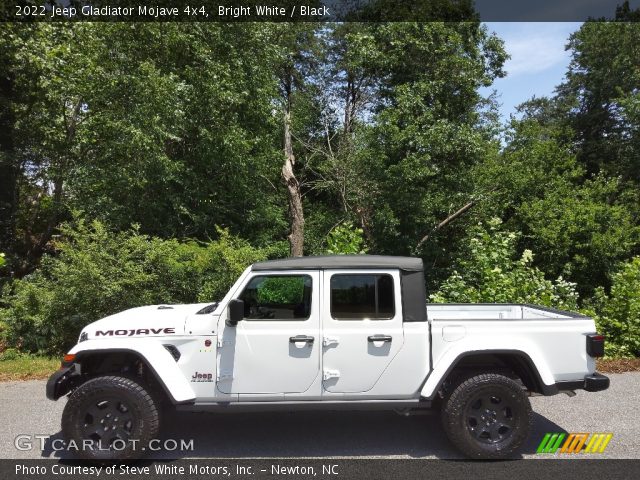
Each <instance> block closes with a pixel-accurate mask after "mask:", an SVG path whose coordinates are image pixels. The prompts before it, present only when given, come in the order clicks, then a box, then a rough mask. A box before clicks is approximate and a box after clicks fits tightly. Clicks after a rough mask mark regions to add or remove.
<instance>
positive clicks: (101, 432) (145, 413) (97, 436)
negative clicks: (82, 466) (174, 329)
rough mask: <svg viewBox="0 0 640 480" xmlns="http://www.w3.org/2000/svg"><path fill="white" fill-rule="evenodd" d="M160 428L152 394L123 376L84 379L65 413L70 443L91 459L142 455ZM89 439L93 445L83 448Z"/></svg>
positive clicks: (65, 433)
mask: <svg viewBox="0 0 640 480" xmlns="http://www.w3.org/2000/svg"><path fill="white" fill-rule="evenodd" d="M159 428H160V417H159V411H158V408H157V407H156V402H155V401H154V399H153V397H152V395H151V394H150V393H149V392H148V391H147V390H146V389H145V388H144V387H142V386H141V385H139V384H138V383H136V381H134V380H132V379H130V378H127V377H121V376H111V375H110V376H101V377H95V378H92V379H90V380H88V381H87V382H85V383H83V384H82V385H80V386H79V387H78V388H77V389H76V390H75V391H74V392H73V393H72V394H71V395H70V396H69V400H68V401H67V404H66V405H65V407H64V411H63V413H62V434H63V437H64V439H65V442H66V445H67V446H68V448H69V450H70V451H71V453H73V454H74V455H77V456H78V457H81V458H86V459H90V460H131V459H135V458H139V457H141V456H143V455H144V454H145V452H146V451H148V448H147V447H148V445H149V441H150V440H152V439H153V438H155V437H156V436H157V434H158V430H159ZM118 439H119V440H120V441H118ZM86 440H89V441H92V448H83V445H84V443H83V441H86ZM74 446H75V447H77V450H76V448H74ZM98 447H99V448H98Z"/></svg>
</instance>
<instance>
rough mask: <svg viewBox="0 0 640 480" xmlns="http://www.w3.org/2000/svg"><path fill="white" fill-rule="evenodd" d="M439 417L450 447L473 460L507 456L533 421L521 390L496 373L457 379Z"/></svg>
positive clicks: (521, 440)
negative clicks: (455, 448)
mask: <svg viewBox="0 0 640 480" xmlns="http://www.w3.org/2000/svg"><path fill="white" fill-rule="evenodd" d="M441 413H442V425H443V427H444V430H445V432H446V434H447V437H449V440H450V441H451V443H453V444H454V445H455V446H456V447H457V448H458V450H460V451H461V452H462V453H464V454H465V455H466V456H467V457H469V458H477V459H500V458H506V457H509V456H511V455H512V454H513V453H514V452H515V451H516V450H518V448H519V447H520V446H521V445H522V443H523V442H524V441H525V440H526V438H527V437H528V435H529V431H530V429H531V423H532V418H533V416H532V411H531V404H530V403H529V398H528V397H527V395H526V392H525V391H524V390H523V388H522V386H521V385H520V384H518V383H517V382H516V381H515V380H512V379H511V378H508V377H506V376H504V375H500V374H497V373H482V374H474V375H473V376H469V377H467V378H462V379H460V381H459V382H458V383H457V386H455V388H453V389H452V390H451V392H450V393H449V394H447V395H446V397H445V399H444V402H443V404H442V411H441Z"/></svg>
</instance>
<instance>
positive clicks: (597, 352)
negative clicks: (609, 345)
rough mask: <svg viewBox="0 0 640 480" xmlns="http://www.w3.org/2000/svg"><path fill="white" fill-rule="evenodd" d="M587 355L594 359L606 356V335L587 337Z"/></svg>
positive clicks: (590, 335) (592, 334)
mask: <svg viewBox="0 0 640 480" xmlns="http://www.w3.org/2000/svg"><path fill="white" fill-rule="evenodd" d="M587 353H588V354H589V355H590V356H592V357H602V356H604V335H600V334H599V333H590V334H589V335H587Z"/></svg>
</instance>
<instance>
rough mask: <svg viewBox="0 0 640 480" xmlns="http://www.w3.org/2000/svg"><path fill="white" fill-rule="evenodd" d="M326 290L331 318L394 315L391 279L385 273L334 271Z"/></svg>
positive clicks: (343, 318) (355, 318)
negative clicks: (329, 292) (329, 296)
mask: <svg viewBox="0 0 640 480" xmlns="http://www.w3.org/2000/svg"><path fill="white" fill-rule="evenodd" d="M330 289H331V317H332V318H333V319H335V320H390V319H392V318H394V316H395V311H396V307H395V291H394V280H393V277H392V276H391V275H389V274H384V273H354V274H348V273H345V274H343V273H340V274H334V275H332V276H331V281H330Z"/></svg>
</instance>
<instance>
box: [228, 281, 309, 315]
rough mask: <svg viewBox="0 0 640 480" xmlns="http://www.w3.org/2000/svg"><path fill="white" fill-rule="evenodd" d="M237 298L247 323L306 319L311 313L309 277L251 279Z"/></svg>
mask: <svg viewBox="0 0 640 480" xmlns="http://www.w3.org/2000/svg"><path fill="white" fill-rule="evenodd" d="M239 298H240V300H243V301H244V317H245V318H246V319H247V320H306V319H308V318H309V315H310V314H311V277H310V276H308V275H272V276H271V275H264V276H257V277H253V278H252V279H251V280H250V281H249V284H248V285H247V286H246V287H245V289H244V291H243V292H242V294H241V295H240V297H239Z"/></svg>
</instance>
